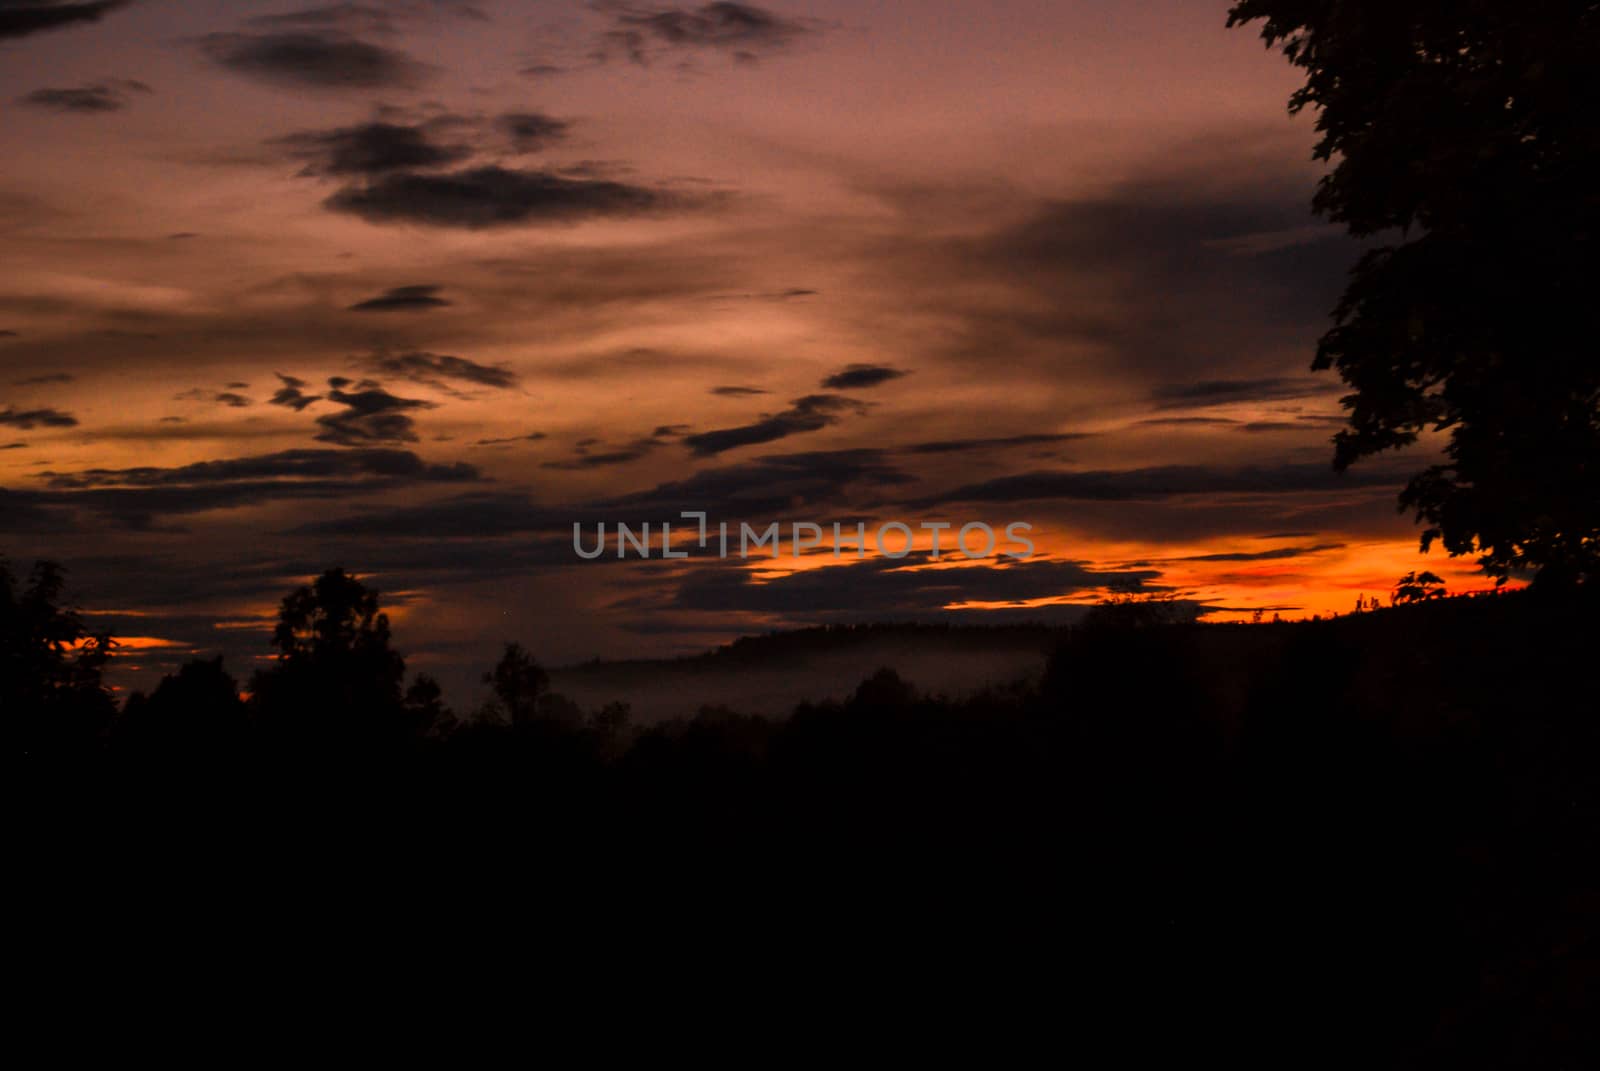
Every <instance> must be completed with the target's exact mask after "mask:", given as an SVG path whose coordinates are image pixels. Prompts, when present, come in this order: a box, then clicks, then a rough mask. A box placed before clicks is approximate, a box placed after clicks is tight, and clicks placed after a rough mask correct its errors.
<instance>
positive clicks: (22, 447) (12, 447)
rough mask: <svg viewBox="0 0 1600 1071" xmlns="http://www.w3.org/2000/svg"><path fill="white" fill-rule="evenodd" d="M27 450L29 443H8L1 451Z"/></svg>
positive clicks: (0, 447) (1, 447)
mask: <svg viewBox="0 0 1600 1071" xmlns="http://www.w3.org/2000/svg"><path fill="white" fill-rule="evenodd" d="M27 448H28V444H27V443H6V444H5V445H4V446H0V450H26V449H27Z"/></svg>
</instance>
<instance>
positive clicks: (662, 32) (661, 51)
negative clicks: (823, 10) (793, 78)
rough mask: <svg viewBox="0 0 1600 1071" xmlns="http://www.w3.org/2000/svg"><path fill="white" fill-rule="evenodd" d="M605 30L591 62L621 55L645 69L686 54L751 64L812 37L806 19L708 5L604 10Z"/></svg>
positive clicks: (757, 9) (615, 5) (753, 8)
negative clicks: (713, 53)
mask: <svg viewBox="0 0 1600 1071" xmlns="http://www.w3.org/2000/svg"><path fill="white" fill-rule="evenodd" d="M605 9H606V10H608V11H609V12H610V13H611V16H612V24H611V27H610V28H609V29H608V30H606V31H605V32H604V33H603V34H602V35H601V41H600V46H599V48H598V49H597V50H596V58H597V59H600V60H602V61H603V60H605V59H608V58H610V57H611V56H613V55H619V54H620V55H622V56H625V57H626V58H627V59H629V60H631V61H632V62H634V63H638V64H641V65H648V64H650V63H651V62H653V61H654V60H656V59H658V58H660V57H662V56H663V55H670V54H672V53H677V52H690V51H701V50H709V51H717V52H724V53H727V54H729V55H731V56H732V57H734V58H735V59H737V60H740V61H746V62H749V61H754V60H756V59H759V58H760V57H762V56H765V55H771V54H773V53H777V52H782V51H784V50H786V49H789V48H791V47H793V46H794V45H795V44H796V43H797V42H799V41H800V40H801V39H802V38H804V37H807V36H809V35H811V34H814V33H816V32H818V30H819V28H820V26H821V24H820V23H818V22H816V21H815V20H812V19H794V18H788V17H786V16H783V15H779V14H777V13H776V12H773V11H769V10H767V9H766V8H761V7H756V6H755V5H753V4H739V3H729V2H722V3H710V4H702V5H700V6H699V7H695V8H682V7H655V8H652V7H642V6H636V5H633V4H625V3H612V4H607V5H605Z"/></svg>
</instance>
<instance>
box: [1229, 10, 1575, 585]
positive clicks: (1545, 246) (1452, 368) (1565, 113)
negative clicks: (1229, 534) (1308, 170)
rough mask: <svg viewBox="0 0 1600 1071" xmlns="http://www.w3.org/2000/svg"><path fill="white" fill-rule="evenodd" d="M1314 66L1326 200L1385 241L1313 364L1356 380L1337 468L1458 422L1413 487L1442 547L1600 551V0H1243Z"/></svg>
mask: <svg viewBox="0 0 1600 1071" xmlns="http://www.w3.org/2000/svg"><path fill="white" fill-rule="evenodd" d="M1258 19H1259V20H1263V27H1262V35H1263V37H1265V39H1266V41H1267V43H1268V45H1269V47H1271V46H1274V45H1277V46H1281V47H1282V49H1283V51H1284V53H1285V54H1286V55H1287V56H1288V58H1289V60H1290V61H1291V62H1292V63H1294V64H1296V65H1297V66H1299V67H1302V68H1304V69H1305V71H1306V83H1305V85H1304V87H1303V88H1301V89H1300V90H1299V91H1297V92H1296V93H1295V94H1294V96H1293V97H1292V98H1291V100H1290V108H1291V110H1292V111H1296V112H1298V111H1299V110H1301V109H1303V108H1306V107H1308V106H1309V107H1311V108H1314V109H1316V110H1317V113H1318V114H1317V129H1318V131H1319V132H1320V133H1321V135H1322V140H1321V142H1320V143H1319V144H1318V146H1317V150H1316V152H1317V156H1318V157H1319V158H1321V159H1325V160H1332V159H1335V158H1337V161H1338V162H1337V165H1336V166H1335V167H1334V168H1333V170H1332V171H1331V173H1330V174H1328V175H1327V176H1326V177H1325V178H1324V179H1323V180H1322V183H1321V187H1320V189H1319V190H1318V192H1317V195H1316V199H1315V202H1314V205H1315V208H1316V210H1317V211H1318V212H1319V213H1321V214H1322V215H1324V216H1326V217H1327V218H1329V219H1331V220H1334V221H1336V222H1339V223H1343V224H1344V225H1345V226H1346V227H1348V229H1349V230H1350V232H1351V233H1352V234H1354V235H1356V236H1358V237H1372V236H1377V237H1379V238H1380V239H1381V240H1382V241H1383V244H1381V245H1379V246H1378V247H1376V248H1373V249H1371V250H1370V251H1369V252H1367V253H1366V254H1365V255H1364V256H1363V257H1362V258H1361V259H1360V261H1359V263H1358V264H1357V265H1356V267H1355V269H1354V272H1353V274H1352V277H1351V280H1350V283H1349V286H1348V289H1347V290H1346V291H1345V294H1344V298H1343V300H1342V302H1341V303H1340V305H1339V308H1338V310H1337V312H1336V314H1335V326H1334V327H1333V329H1332V330H1330V331H1329V332H1328V333H1327V334H1326V335H1325V336H1324V337H1323V339H1322V342H1321V345H1320V347H1319V349H1318V353H1317V357H1316V360H1315V365H1314V366H1315V367H1316V368H1318V369H1323V368H1330V367H1332V368H1337V369H1338V370H1339V373H1340V374H1341V376H1343V378H1344V380H1345V382H1346V383H1348V384H1349V385H1350V386H1351V387H1352V388H1353V389H1354V393H1353V394H1351V395H1350V396H1349V397H1348V398H1347V399H1346V405H1347V406H1349V407H1350V410H1351V412H1350V424H1349V427H1348V428H1347V429H1346V430H1344V431H1342V432H1340V433H1339V435H1338V436H1337V438H1336V440H1335V441H1336V452H1335V464H1336V465H1337V467H1339V468H1341V469H1343V468H1345V467H1347V466H1349V465H1350V464H1352V463H1353V462H1355V461H1357V460H1358V459H1360V458H1363V457H1366V456H1368V455H1371V454H1375V453H1378V452H1380V451H1383V450H1387V449H1390V448H1394V447H1401V446H1405V445H1408V444H1410V443H1413V442H1415V441H1416V440H1417V439H1418V437H1419V435H1420V434H1421V433H1422V432H1423V431H1424V430H1427V429H1432V430H1435V431H1441V432H1442V431H1448V432H1449V433H1450V435H1449V444H1448V450H1447V452H1448V460H1447V461H1446V462H1445V463H1444V464H1441V465H1436V466H1433V467H1430V468H1428V469H1427V470H1426V471H1424V472H1422V473H1421V474H1419V475H1418V476H1416V477H1415V478H1414V479H1412V480H1411V482H1410V484H1409V485H1408V486H1407V488H1406V489H1405V491H1404V493H1403V494H1402V496H1401V508H1403V509H1412V510H1414V511H1415V512H1416V514H1417V516H1418V519H1419V520H1422V521H1425V522H1427V524H1428V526H1429V527H1428V528H1427V529H1426V531H1425V532H1424V534H1423V537H1422V543H1423V547H1424V549H1427V548H1428V547H1429V546H1430V545H1431V544H1432V543H1433V542H1434V541H1435V540H1442V541H1443V543H1444V546H1445V548H1446V549H1447V550H1448V551H1449V552H1450V553H1451V554H1453V555H1456V554H1477V555H1479V556H1480V560H1481V561H1482V563H1483V564H1484V566H1485V567H1486V568H1487V569H1488V570H1490V571H1491V572H1492V573H1493V574H1495V575H1496V576H1498V577H1499V578H1500V579H1501V580H1502V581H1503V580H1504V579H1505V578H1506V577H1507V575H1508V574H1509V573H1510V572H1511V571H1513V570H1515V569H1518V568H1521V567H1536V568H1538V569H1540V570H1541V576H1540V580H1541V582H1542V583H1561V582H1568V581H1573V580H1576V579H1580V578H1582V577H1584V576H1592V575H1594V573H1595V571H1596V563H1597V560H1600V361H1597V360H1596V359H1595V357H1594V346H1595V338H1596V336H1597V334H1600V331H1597V328H1600V304H1597V303H1596V302H1595V301H1594V300H1593V273H1594V263H1595V260H1596V253H1597V249H1596V245H1597V241H1600V230H1597V227H1600V197H1597V196H1596V195H1595V190H1596V189H1597V188H1600V137H1597V136H1596V131H1597V130H1600V122H1597V115H1600V91H1597V89H1596V82H1595V79H1594V73H1593V67H1594V57H1595V56H1596V55H1600V7H1596V5H1595V4H1594V3H1592V2H1589V0H1540V2H1529V3H1520V4H1512V3H1502V4H1489V3H1466V2H1462V0H1346V2H1342V3H1321V2H1307V0H1239V2H1238V3H1236V4H1235V5H1234V7H1233V9H1232V12H1231V15H1230V18H1229V25H1238V24H1241V23H1247V22H1251V21H1254V20H1258Z"/></svg>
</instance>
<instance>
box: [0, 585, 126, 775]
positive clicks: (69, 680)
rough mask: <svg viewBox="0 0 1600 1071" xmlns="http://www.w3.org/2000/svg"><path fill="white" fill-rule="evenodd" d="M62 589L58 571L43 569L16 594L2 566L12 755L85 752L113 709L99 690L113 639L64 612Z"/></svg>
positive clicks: (6, 716) (0, 600) (3, 675)
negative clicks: (91, 631)
mask: <svg viewBox="0 0 1600 1071" xmlns="http://www.w3.org/2000/svg"><path fill="white" fill-rule="evenodd" d="M65 583H66V580H65V574H64V573H63V571H62V569H61V566H59V565H57V564H56V563H54V562H44V561H42V562H36V563H35V564H34V566H33V569H32V570H31V571H30V572H29V574H28V582H27V584H26V586H23V587H19V586H18V584H17V581H16V578H15V577H14V576H13V575H12V573H11V569H10V566H9V565H8V564H7V562H6V561H5V560H4V559H3V558H0V725H3V729H0V731H3V732H4V734H5V747H6V750H7V751H10V752H12V753H13V754H18V755H32V756H38V755H43V754H51V753H61V752H69V751H73V750H80V749H82V748H85V747H88V746H90V745H92V744H93V743H95V742H96V740H97V738H98V737H99V735H100V734H101V733H102V732H103V731H104V729H105V728H106V727H107V725H108V724H109V722H110V718H111V716H112V714H113V713H114V712H115V709H116V708H115V705H114V704H113V703H112V701H111V697H110V695H109V694H108V693H107V692H106V690H105V688H104V687H103V685H102V684H101V670H102V669H104V667H105V664H106V662H107V660H108V659H109V658H110V653H111V647H112V641H111V637H110V636H108V635H91V634H89V632H88V631H87V630H86V629H85V628H84V625H83V620H82V618H80V617H79V616H78V614H76V613H75V612H73V611H72V610H71V609H68V608H64V607H63V606H62V605H61V599H62V591H63V588H64V587H65Z"/></svg>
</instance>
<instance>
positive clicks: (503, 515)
mask: <svg viewBox="0 0 1600 1071" xmlns="http://www.w3.org/2000/svg"><path fill="white" fill-rule="evenodd" d="M912 482H914V479H913V477H911V476H909V475H907V474H906V473H904V472H902V471H900V470H899V469H898V468H896V467H895V466H894V465H893V464H891V463H890V462H888V461H887V460H886V459H885V458H884V456H883V454H882V453H881V452H880V451H877V450H836V451H828V452H820V453H799V454H785V455H781V456H775V457H762V458H757V459H755V460H753V461H749V462H745V463H743V464H737V465H727V466H723V467H720V468H714V469H706V470H703V471H701V472H697V473H694V474H693V475H692V476H689V477H687V478H686V479H683V480H677V481H673V482H670V483H664V484H660V485H658V486H656V487H653V488H650V489H648V490H644V491H636V492H632V493H630V494H626V495H620V496H616V497H611V498H603V499H599V500H596V501H592V502H580V503H574V504H571V505H566V506H559V507H548V506H541V505H537V504H535V503H533V502H532V501H530V500H529V498H528V496H527V495H526V494H519V493H503V492H494V493H478V494H471V495H463V496H457V497H454V498H451V499H447V500H445V501H442V502H433V503H427V504H423V505H417V506H403V507H399V508H395V509H389V510H377V511H372V512H369V513H365V514H362V515H361V516H357V517H345V518H337V519H333V520H327V521H316V522H313V523H311V524H307V525H304V526H302V527H300V528H298V529H296V532H297V533H300V534H314V535H343V536H354V537H359V538H363V539H366V538H371V537H376V536H379V535H384V536H395V537H407V538H418V539H430V538H431V539H442V538H454V539H483V540H496V539H500V538H502V537H507V536H526V535H538V534H543V535H547V536H550V537H553V538H556V539H560V540H564V541H565V557H566V560H567V561H568V562H570V561H571V554H572V545H571V538H572V526H573V524H575V523H582V524H595V523H601V522H605V523H614V522H616V521H619V520H620V521H627V522H629V523H633V524H637V523H638V522H640V521H656V520H660V519H663V518H674V517H677V515H678V514H679V512H681V511H683V510H704V511H705V512H706V513H707V514H708V515H709V517H710V519H711V523H713V524H715V523H716V522H717V521H719V520H724V519H725V520H729V521H735V522H736V521H739V520H743V519H748V520H752V521H754V520H760V519H763V518H765V519H767V520H771V519H772V518H774V517H779V516H784V515H795V514H797V513H798V512H800V511H810V512H811V513H813V514H817V513H820V512H821V511H823V510H839V509H851V508H854V505H853V504H854V502H855V500H856V499H857V498H858V497H861V496H864V497H865V498H866V500H867V501H868V502H869V503H870V502H871V501H875V500H876V498H877V497H878V496H879V495H881V494H882V493H883V491H884V490H885V489H888V488H892V487H898V486H902V485H905V484H909V483H912ZM498 545H499V546H503V544H498Z"/></svg>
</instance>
